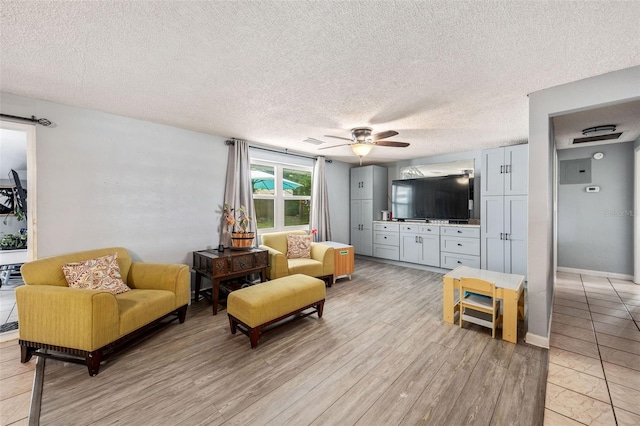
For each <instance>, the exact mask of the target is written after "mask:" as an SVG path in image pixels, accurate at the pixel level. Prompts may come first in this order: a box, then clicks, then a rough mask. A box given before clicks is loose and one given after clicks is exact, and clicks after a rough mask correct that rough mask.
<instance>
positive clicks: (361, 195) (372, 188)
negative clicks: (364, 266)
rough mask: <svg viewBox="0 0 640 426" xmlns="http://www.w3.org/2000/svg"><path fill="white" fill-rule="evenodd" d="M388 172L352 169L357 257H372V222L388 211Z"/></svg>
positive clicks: (353, 241) (377, 168)
mask: <svg viewBox="0 0 640 426" xmlns="http://www.w3.org/2000/svg"><path fill="white" fill-rule="evenodd" d="M387 185H388V183H387V169H386V168H385V167H381V166H365V167H355V168H353V169H351V245H352V246H353V247H354V251H355V253H356V254H362V255H365V256H372V255H373V221H374V219H377V218H378V217H379V216H380V212H381V211H382V210H386V209H387V204H388V203H387Z"/></svg>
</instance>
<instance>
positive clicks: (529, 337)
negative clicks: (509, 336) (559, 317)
mask: <svg viewBox="0 0 640 426" xmlns="http://www.w3.org/2000/svg"><path fill="white" fill-rule="evenodd" d="M549 324H551V321H549ZM524 341H525V342H527V343H528V344H530V345H533V346H538V347H540V348H544V349H549V338H548V337H544V336H538V335H537V334H531V333H527V334H526V335H525V336H524Z"/></svg>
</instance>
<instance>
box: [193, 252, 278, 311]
mask: <svg viewBox="0 0 640 426" xmlns="http://www.w3.org/2000/svg"><path fill="white" fill-rule="evenodd" d="M267 266H269V252H268V251H267V250H262V249H258V248H252V249H249V250H231V249H225V251H222V252H219V251H217V250H202V251H194V252H193V269H194V270H195V271H196V288H195V301H196V302H197V301H198V300H199V299H200V286H201V284H202V277H203V276H204V277H206V278H208V279H210V280H211V281H212V282H213V287H212V289H211V293H212V299H213V315H216V314H217V313H218V301H219V299H218V297H219V293H220V282H221V281H224V280H229V279H233V278H240V277H244V276H247V275H249V274H253V273H258V272H259V273H260V281H261V282H264V281H266V280H267Z"/></svg>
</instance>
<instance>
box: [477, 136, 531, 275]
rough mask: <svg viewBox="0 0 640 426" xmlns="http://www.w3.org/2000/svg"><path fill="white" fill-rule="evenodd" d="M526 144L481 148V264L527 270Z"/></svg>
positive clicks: (518, 271) (523, 272)
mask: <svg viewBox="0 0 640 426" xmlns="http://www.w3.org/2000/svg"><path fill="white" fill-rule="evenodd" d="M528 164H529V156H528V145H516V146H510V147H504V148H495V149H488V150H485V151H483V152H482V176H481V181H482V190H481V194H480V195H481V199H480V203H481V207H480V225H481V237H480V239H481V259H482V262H481V263H482V268H483V269H488V270H490V271H497V272H506V273H514V274H521V275H525V276H526V272H527V198H528V197H527V192H528V173H529V171H528Z"/></svg>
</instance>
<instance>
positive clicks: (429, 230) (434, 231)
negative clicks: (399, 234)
mask: <svg viewBox="0 0 640 426" xmlns="http://www.w3.org/2000/svg"><path fill="white" fill-rule="evenodd" d="M418 232H419V233H421V234H429V235H440V227H439V226H433V225H421V226H420V229H419V230H418Z"/></svg>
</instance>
